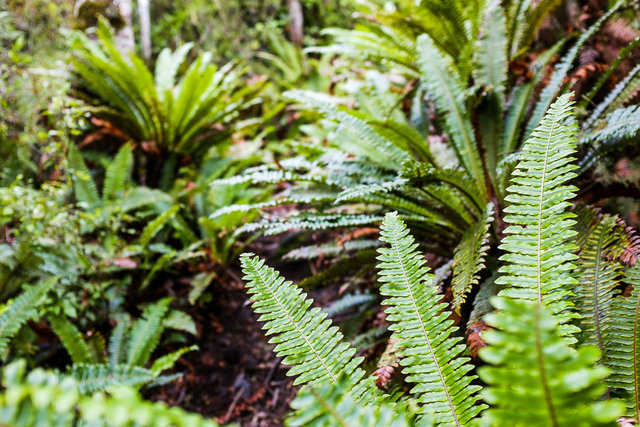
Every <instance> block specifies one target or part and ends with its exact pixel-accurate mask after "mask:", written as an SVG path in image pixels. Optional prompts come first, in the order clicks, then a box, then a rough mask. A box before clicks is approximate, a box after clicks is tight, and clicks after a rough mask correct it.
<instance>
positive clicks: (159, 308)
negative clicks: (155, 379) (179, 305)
mask: <svg viewBox="0 0 640 427" xmlns="http://www.w3.org/2000/svg"><path fill="white" fill-rule="evenodd" d="M170 302H171V298H163V299H161V300H160V301H158V302H156V303H155V304H151V305H149V306H147V307H145V309H144V312H143V313H142V318H141V319H138V320H136V322H135V323H134V324H133V326H132V329H131V337H130V338H129V348H128V352H127V363H126V364H127V366H130V367H131V366H144V365H145V364H146V363H147V361H148V360H149V358H150V357H151V352H152V351H153V350H154V349H155V348H156V346H157V345H158V342H159V341H160V336H161V335H162V332H163V330H164V328H163V326H162V321H163V319H164V316H165V314H166V313H167V311H168V310H169V303H170Z"/></svg>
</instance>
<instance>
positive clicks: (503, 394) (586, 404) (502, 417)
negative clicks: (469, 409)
mask: <svg viewBox="0 0 640 427" xmlns="http://www.w3.org/2000/svg"><path fill="white" fill-rule="evenodd" d="M493 304H494V306H495V307H496V308H498V309H499V310H500V311H499V312H497V313H494V314H491V315H488V316H486V317H485V319H486V320H487V321H488V323H489V324H490V325H491V326H493V327H494V328H496V330H491V331H487V332H485V334H484V338H485V339H486V341H487V342H488V343H489V345H488V346H487V347H485V348H483V349H482V350H480V354H481V357H482V358H483V359H484V360H485V361H486V362H487V363H489V364H490V366H486V367H482V368H480V369H479V374H480V378H482V379H483V380H484V381H486V382H487V383H488V387H487V388H485V389H484V391H483V392H482V397H483V398H484V400H485V401H486V402H487V403H489V405H490V407H489V409H487V410H486V411H485V412H484V413H483V418H484V419H485V420H486V422H487V424H488V425H505V424H509V425H516V426H530V425H540V426H542V425H546V426H562V425H609V424H611V423H613V421H615V420H616V418H617V417H618V416H619V415H620V413H621V412H622V408H621V405H620V403H619V402H616V401H599V402H598V401H596V400H597V399H598V398H599V397H600V396H601V395H602V393H603V392H604V390H605V387H604V384H603V382H602V380H603V379H604V378H606V376H607V374H608V371H607V369H606V368H604V367H601V366H594V364H595V363H596V362H597V361H598V359H599V358H600V354H599V352H598V350H597V349H596V348H594V347H590V346H585V347H582V348H580V349H578V350H575V349H573V348H571V347H569V346H568V345H567V344H566V338H565V337H564V335H565V332H564V331H563V328H562V326H561V325H560V324H559V323H558V321H557V320H556V319H557V317H556V316H554V315H553V314H552V313H551V312H550V311H549V309H547V307H546V306H545V305H544V304H543V303H541V302H539V301H535V300H533V301H532V300H528V299H518V300H516V299H511V298H496V299H494V300H493Z"/></svg>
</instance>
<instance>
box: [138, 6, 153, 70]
mask: <svg viewBox="0 0 640 427" xmlns="http://www.w3.org/2000/svg"><path fill="white" fill-rule="evenodd" d="M149 2H150V0H138V15H139V16H140V44H141V45H142V57H143V58H144V59H145V60H146V61H149V60H150V59H151V18H150V15H149Z"/></svg>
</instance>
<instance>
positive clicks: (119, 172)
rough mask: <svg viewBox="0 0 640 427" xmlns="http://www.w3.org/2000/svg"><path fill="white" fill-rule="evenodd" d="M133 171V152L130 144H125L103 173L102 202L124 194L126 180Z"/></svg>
mask: <svg viewBox="0 0 640 427" xmlns="http://www.w3.org/2000/svg"><path fill="white" fill-rule="evenodd" d="M132 170H133V151H132V149H131V145H130V144H125V145H123V146H122V148H120V150H118V154H116V156H115V158H114V159H113V161H112V162H110V163H109V166H108V167H107V170H106V172H105V178H104V187H103V189H102V199H103V200H115V199H116V198H117V197H118V196H121V195H122V194H124V191H125V185H126V183H127V180H128V179H130V177H131V171H132Z"/></svg>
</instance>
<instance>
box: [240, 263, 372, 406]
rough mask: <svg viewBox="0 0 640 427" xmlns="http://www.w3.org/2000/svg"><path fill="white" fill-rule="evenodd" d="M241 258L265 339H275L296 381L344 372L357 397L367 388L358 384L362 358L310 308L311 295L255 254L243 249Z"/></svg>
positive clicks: (332, 379) (326, 379)
mask: <svg viewBox="0 0 640 427" xmlns="http://www.w3.org/2000/svg"><path fill="white" fill-rule="evenodd" d="M241 261H242V269H243V272H244V275H245V277H244V279H245V280H246V281H247V288H248V291H249V293H250V294H251V295H252V300H253V304H252V306H253V309H254V310H255V311H256V312H257V313H259V314H260V319H259V320H260V321H263V322H266V323H265V325H264V329H266V330H267V333H269V334H270V335H273V337H272V338H271V339H270V341H269V342H270V343H272V344H276V347H275V349H274V352H275V353H276V354H277V355H278V356H279V357H284V359H283V363H285V364H287V365H291V366H292V368H291V369H290V370H289V371H288V373H287V374H288V375H297V376H298V377H297V378H296V380H295V381H294V384H301V383H307V382H311V381H313V382H314V383H334V384H335V383H336V382H337V381H338V378H339V377H340V376H341V375H343V374H344V375H347V376H348V378H349V384H350V385H349V390H353V391H352V393H353V395H354V396H355V397H356V398H360V397H361V396H362V394H363V393H370V392H371V390H367V389H366V386H364V387H363V386H361V385H360V384H362V382H361V379H362V377H363V376H364V371H363V370H362V369H360V368H358V365H359V364H360V362H361V361H362V358H360V357H353V356H354V354H355V352H356V350H355V349H354V348H352V347H350V346H349V344H347V343H345V342H342V341H341V340H342V334H341V333H340V332H338V328H337V327H336V326H331V321H330V320H328V319H327V318H326V317H327V314H326V313H324V312H322V310H320V308H319V307H315V308H313V309H311V310H308V308H309V306H310V305H311V304H312V302H313V301H312V300H311V299H308V298H306V295H305V294H304V293H302V291H301V289H300V288H298V287H296V286H294V285H293V284H292V283H291V282H289V281H285V279H284V278H283V277H280V276H279V275H278V273H277V272H276V271H275V270H274V269H272V268H270V267H268V266H266V265H265V264H264V261H263V260H261V259H260V258H258V257H257V256H254V255H253V254H243V255H242V257H241ZM364 383H366V384H369V385H370V382H368V381H367V382H364Z"/></svg>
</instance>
